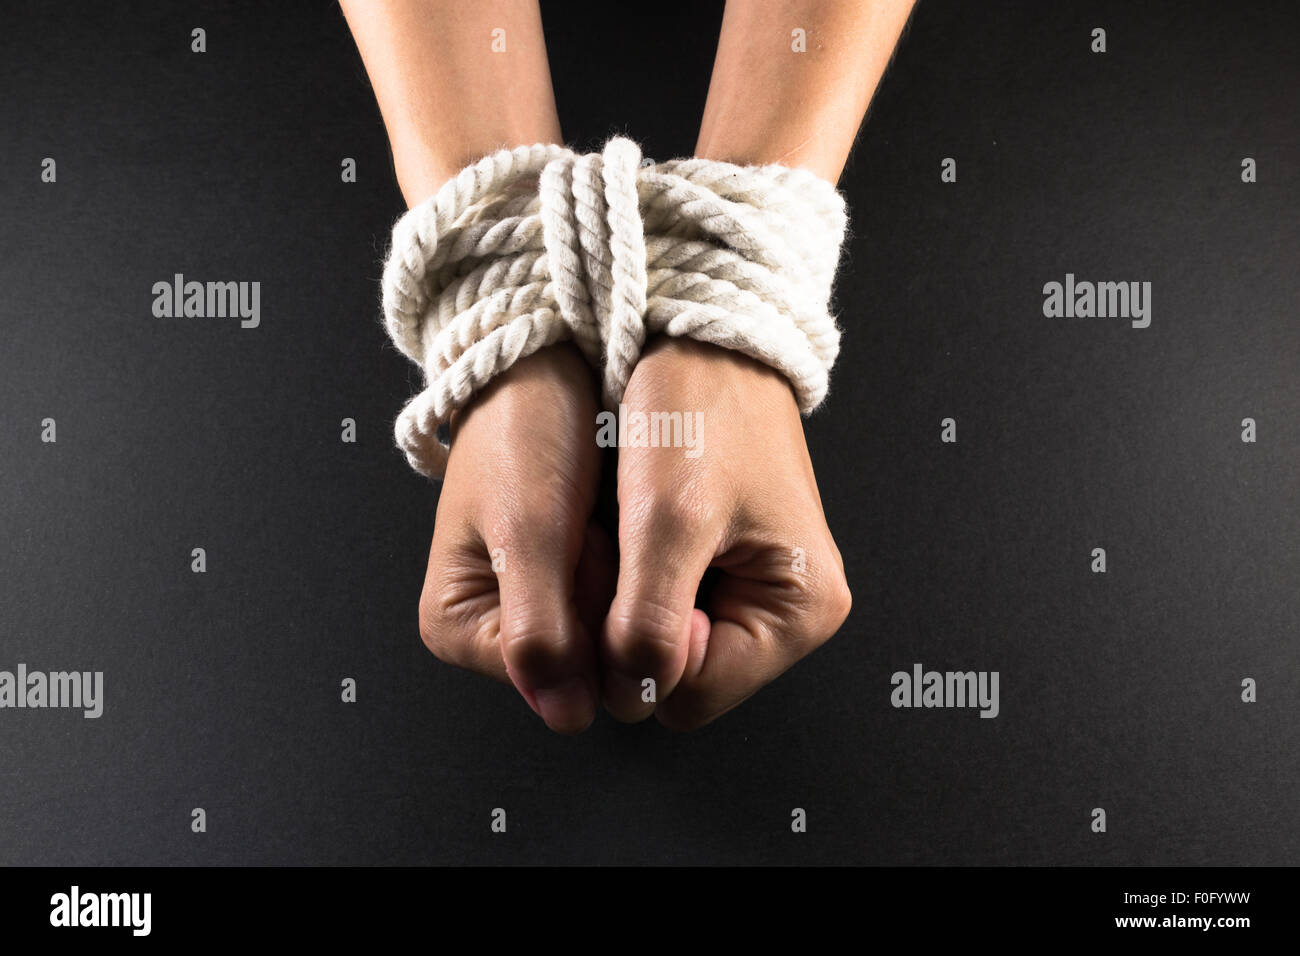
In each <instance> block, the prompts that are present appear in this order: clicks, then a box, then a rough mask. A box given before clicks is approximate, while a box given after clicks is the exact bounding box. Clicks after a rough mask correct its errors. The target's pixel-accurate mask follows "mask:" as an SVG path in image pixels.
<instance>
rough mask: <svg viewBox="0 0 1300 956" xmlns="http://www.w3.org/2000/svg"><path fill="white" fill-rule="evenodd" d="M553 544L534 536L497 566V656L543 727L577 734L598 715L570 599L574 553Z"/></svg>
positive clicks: (591, 657)
mask: <svg viewBox="0 0 1300 956" xmlns="http://www.w3.org/2000/svg"><path fill="white" fill-rule="evenodd" d="M553 541H554V539H552V542H553ZM553 549H554V545H553V544H552V543H549V542H547V541H546V539H545V538H540V539H534V541H533V543H532V546H531V547H525V548H514V549H509V550H506V552H505V558H504V560H503V561H502V566H501V567H500V569H499V570H498V571H497V586H498V589H499V592H500V595H501V655H502V657H503V658H504V659H505V665H506V673H507V674H508V675H509V676H510V680H511V682H512V683H513V684H514V685H515V687H516V688H518V690H519V693H520V694H521V695H523V698H524V700H525V701H527V702H528V705H529V706H530V707H532V709H533V710H534V711H536V712H537V714H538V716H539V717H541V718H542V720H544V721H546V724H547V726H548V727H550V728H551V729H552V730H555V731H559V732H560V733H578V732H580V731H582V730H585V729H586V728H587V726H588V725H590V723H591V721H592V720H593V719H594V718H595V715H596V702H597V699H598V698H597V693H596V688H597V686H598V678H597V675H596V668H595V653H594V649H593V647H592V638H591V635H590V634H589V632H588V630H587V628H585V627H584V626H583V625H582V623H581V621H580V620H579V616H578V613H577V608H576V606H575V604H574V600H573V592H574V573H575V570H576V565H577V555H576V554H573V555H569V554H565V553H549V552H551V551H552V550H553ZM565 550H568V549H565Z"/></svg>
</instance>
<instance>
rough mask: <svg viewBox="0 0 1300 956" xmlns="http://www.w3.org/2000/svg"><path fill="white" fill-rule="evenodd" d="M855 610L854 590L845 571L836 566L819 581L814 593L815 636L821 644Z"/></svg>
mask: <svg viewBox="0 0 1300 956" xmlns="http://www.w3.org/2000/svg"><path fill="white" fill-rule="evenodd" d="M851 610H853V592H852V590H850V588H849V582H848V580H847V579H846V578H845V576H844V573H843V572H842V571H840V570H839V569H838V568H836V569H835V570H834V571H833V572H832V573H830V574H828V575H827V576H826V577H824V578H823V579H821V580H820V581H819V582H818V586H817V588H816V591H815V593H814V611H815V614H814V618H815V621H816V633H815V635H814V638H815V640H816V642H817V643H818V644H821V643H823V642H825V641H827V640H829V639H830V638H831V637H833V636H834V635H835V632H836V631H838V630H839V629H840V627H841V626H842V625H843V624H844V622H845V621H846V620H848V617H849V612H850V611H851Z"/></svg>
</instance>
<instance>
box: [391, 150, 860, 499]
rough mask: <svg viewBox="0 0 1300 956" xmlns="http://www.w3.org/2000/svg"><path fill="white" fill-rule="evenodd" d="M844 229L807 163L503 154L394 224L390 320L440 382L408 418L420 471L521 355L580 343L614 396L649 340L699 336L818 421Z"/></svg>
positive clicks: (404, 424)
mask: <svg viewBox="0 0 1300 956" xmlns="http://www.w3.org/2000/svg"><path fill="white" fill-rule="evenodd" d="M846 226H847V219H846V214H845V207H844V200H843V198H842V197H841V196H840V194H839V193H838V192H837V191H836V190H835V187H834V186H833V185H831V184H830V183H828V182H826V181H825V180H823V179H820V178H819V177H817V176H816V175H814V174H813V173H811V172H808V171H807V170H802V169H790V168H787V167H784V166H776V165H771V166H736V165H732V164H730V163H722V162H716V161H713V160H703V159H677V160H670V161H668V162H664V163H658V164H654V165H646V166H642V165H641V150H640V148H639V147H638V146H637V145H636V144H635V143H633V142H632V141H631V140H628V139H624V138H621V137H615V138H614V139H611V140H609V142H608V143H607V144H606V145H605V148H604V150H603V151H602V152H600V153H588V154H581V155H580V154H577V153H574V152H573V151H571V150H569V149H567V148H565V147H563V146H553V145H535V146H520V147H517V148H515V149H510V150H501V151H499V152H496V153H493V154H492V155H490V156H486V157H484V158H483V159H481V160H479V161H478V162H477V163H475V164H474V165H472V166H468V167H466V168H465V169H463V170H461V172H460V173H459V174H458V175H457V176H456V178H455V179H453V180H451V181H450V182H448V183H447V184H446V185H444V186H443V187H442V189H441V190H439V191H438V193H437V194H436V195H435V196H433V197H431V198H430V199H428V200H426V201H425V202H423V203H421V204H420V205H418V206H416V207H415V208H414V209H412V210H410V211H409V212H408V213H406V215H404V216H403V217H402V218H401V219H400V220H398V222H397V224H396V225H395V226H394V227H393V241H392V247H391V250H390V252H389V256H388V260H387V262H386V263H385V265H384V275H383V309H384V322H385V326H386V327H387V330H388V334H389V336H390V337H391V338H392V340H393V342H394V344H396V345H397V347H398V348H399V349H400V350H401V351H402V353H403V354H405V355H406V356H407V357H408V358H410V359H411V360H412V361H413V362H416V363H417V364H419V365H420V366H421V367H422V368H423V369H424V372H425V377H426V381H427V387H426V388H425V389H424V390H423V391H422V392H421V393H420V394H418V395H417V396H415V398H413V399H412V400H411V401H410V402H409V403H408V404H407V405H406V407H405V408H403V409H402V412H401V414H400V415H399V416H398V418H397V423H396V426H395V434H396V438H397V444H398V445H399V446H400V447H401V448H402V450H403V451H404V452H405V453H406V457H407V460H408V461H409V462H410V464H411V467H412V468H414V469H415V470H416V471H418V472H420V473H421V474H424V475H427V476H429V477H433V478H437V477H441V475H442V474H443V472H444V469H445V468H446V461H447V454H448V449H447V446H446V445H445V444H443V443H442V442H441V441H440V440H439V439H438V434H437V432H438V428H439V426H440V425H442V424H443V423H444V422H446V421H447V419H448V417H449V416H450V415H451V413H452V412H453V411H455V410H456V409H458V408H460V407H462V406H464V405H465V404H466V403H467V402H468V401H469V399H470V398H471V396H473V394H474V393H475V392H476V391H478V390H479V389H481V388H482V387H483V386H484V385H486V384H487V382H488V381H490V380H491V379H492V378H493V377H494V376H496V375H499V374H500V373H501V372H504V371H505V370H506V369H508V368H510V366H512V365H513V364H514V363H515V362H517V361H518V360H519V359H521V358H524V357H525V356H527V355H531V354H532V353H533V352H536V351H537V350H538V349H540V348H543V347H544V346H547V345H550V344H552V343H554V342H558V341H561V340H564V339H572V340H573V341H574V343H575V344H576V345H577V347H578V348H579V349H580V350H581V351H582V354H583V355H584V356H585V357H586V358H587V360H588V361H589V362H590V363H591V364H592V366H593V367H595V368H597V369H598V370H600V373H601V378H602V391H603V393H604V401H605V403H606V405H607V406H608V407H610V408H614V407H617V405H618V403H619V401H620V400H621V399H622V396H623V390H624V389H625V388H626V386H627V381H628V377H629V376H630V375H631V373H632V369H633V368H634V367H635V366H636V363H637V359H638V358H639V357H640V354H641V349H642V347H643V345H644V344H645V341H646V338H647V337H648V336H649V335H652V334H655V333H661V332H662V333H666V334H668V335H673V336H690V337H691V338H695V339H698V340H700V341H702V342H709V343H712V344H714V345H718V346H722V347H724V348H729V349H734V350H736V351H739V352H742V353H744V354H745V355H748V356H750V357H751V358H754V359H756V360H758V361H760V362H764V363H765V364H767V365H770V366H771V367H773V368H775V369H777V370H778V371H780V372H781V373H782V374H784V375H785V376H786V377H787V378H788V379H789V380H790V383H791V385H792V386H793V387H794V391H795V395H796V397H797V398H798V401H799V408H800V411H802V412H803V413H804V414H807V413H809V412H811V411H812V410H813V409H814V408H816V407H817V406H818V405H819V404H820V403H821V401H822V399H823V398H825V396H826V390H827V386H828V382H829V375H830V369H831V366H832V365H833V364H834V362H835V356H836V354H837V353H838V351H839V336H840V333H839V329H838V328H837V327H836V324H835V320H834V318H833V317H832V316H831V314H830V312H829V308H830V296H831V286H832V283H833V281H834V277H835V269H836V266H837V264H838V260H839V252H840V245H841V243H842V242H843V240H844V233H845V229H846Z"/></svg>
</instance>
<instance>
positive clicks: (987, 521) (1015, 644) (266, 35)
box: [0, 0, 1300, 865]
mask: <svg viewBox="0 0 1300 956" xmlns="http://www.w3.org/2000/svg"><path fill="white" fill-rule="evenodd" d="M630 6H631V5H630V4H628V5H625V4H587V3H581V4H578V3H575V4H561V3H549V4H547V5H546V6H545V18H546V28H547V38H548V43H549V46H550V55H551V63H552V70H553V72H554V75H555V84H556V89H557V95H558V98H559V103H560V110H561V116H562V119H563V123H564V129H565V133H566V135H567V137H568V138H569V140H570V142H572V143H575V144H578V145H582V146H586V147H591V146H594V145H596V144H598V143H599V142H600V141H601V140H603V139H604V137H605V136H607V135H608V134H609V133H611V132H615V131H622V132H627V133H630V134H631V135H633V136H635V137H637V138H638V139H640V140H641V141H642V143H643V144H644V147H645V151H646V153H647V155H650V156H654V157H657V158H665V157H667V156H669V155H672V154H683V153H686V152H688V151H689V150H690V149H691V147H692V145H693V137H694V133H695V131H696V128H697V125H698V120H699V115H700V111H701V108H702V106H703V101H704V95H705V90H706V85H707V80H708V73H709V68H710V65H711V60H712V52H713V48H714V44H715V42H716V32H717V26H718V23H719V22H720V5H715V4H707V3H691V4H682V5H676V6H675V5H673V4H654V5H647V6H646V8H645V9H644V10H642V11H640V12H632V11H630V10H628V9H624V8H626V7H630ZM1293 10H1294V5H1293V4H1290V3H1283V2H1279V3H1250V4H1231V5H1230V4H1223V3H1218V2H1185V3H1168V4H1155V3H1132V2H1128V0H1125V2H1111V3H1103V2H1071V3H1051V4H1047V3H1032V2H1022V3H1016V4H971V3H965V4H963V3H956V2H938V0H922V2H921V4H920V5H919V7H918V10H917V12H916V15H915V16H914V18H913V22H912V25H911V27H910V30H909V34H908V35H907V37H906V38H905V40H904V42H903V44H902V46H901V48H900V51H899V53H898V55H897V58H896V62H895V65H894V67H893V68H892V70H891V72H890V74H889V75H888V76H887V77H886V79H885V81H884V83H883V84H882V86H881V89H880V92H879V95H878V97H877V100H876V102H875V104H874V106H873V108H872V113H871V116H870V118H869V122H868V124H867V126H866V128H865V131H864V133H863V135H862V136H861V138H860V140H859V143H858V146H857V148H856V151H855V155H854V157H853V160H852V163H851V165H850V167H849V169H848V171H847V173H846V175H845V178H844V180H843V182H842V188H843V189H844V191H845V193H846V195H847V196H848V199H849V201H850V205H851V211H852V223H853V226H852V228H853V238H852V240H851V242H850V244H849V248H848V249H847V252H846V260H845V263H844V266H843V270H842V273H841V278H840V281H839V285H838V302H839V309H840V314H841V317H842V324H843V325H844V327H845V328H846V330H847V334H846V336H845V340H844V352H843V354H842V357H841V359H840V365H839V367H838V374H837V375H836V377H835V378H834V380H833V388H832V396H831V399H830V401H829V403H828V404H827V406H826V407H825V408H824V409H823V410H822V411H820V412H819V413H818V414H817V415H816V416H815V417H813V418H812V419H811V420H809V422H808V423H807V431H808V436H809V444H810V446H811V449H812V454H813V459H814V463H815V465H816V468H817V475H818V479H819V482H820V485H821V490H822V496H823V499H824V502H825V507H826V510H827V512H828V518H829V521H830V525H831V528H832V529H833V531H834V532H835V534H836V537H837V540H838V541H839V543H840V546H841V548H842V550H843V553H844V558H845V562H846V564H847V567H848V570H849V578H850V583H851V585H852V588H853V591H854V595H855V606H854V611H853V614H852V616H851V618H850V619H849V622H848V623H847V624H846V626H845V627H844V629H843V631H842V632H841V633H840V635H839V636H838V637H837V638H836V639H835V640H833V641H832V642H831V643H830V644H828V645H827V646H826V647H824V648H823V649H822V650H820V651H818V652H817V653H816V654H814V655H813V656H812V657H811V658H809V659H808V660H806V661H805V662H803V663H802V664H800V665H799V666H798V667H796V668H795V669H794V670H793V671H792V672H790V673H789V674H787V675H786V676H785V677H784V678H782V679H781V680H779V681H778V682H776V683H775V684H774V685H772V686H771V687H769V688H767V689H766V690H764V691H763V692H762V693H760V694H759V695H757V696H756V697H754V698H753V699H752V700H751V701H750V702H748V703H747V704H745V705H744V706H743V707H741V708H740V709H738V710H737V711H735V712H733V713H732V714H730V715H728V716H726V717H725V718H723V719H722V720H720V721H718V722H717V723H716V724H714V725H711V726H710V727H708V728H706V729H704V730H703V731H700V732H698V733H695V734H691V735H687V736H678V735H673V734H670V733H669V732H667V731H665V730H664V729H662V728H661V727H659V726H658V725H657V724H656V723H654V722H653V721H651V722H648V723H646V724H643V725H638V726H634V727H626V726H623V725H619V724H616V723H615V722H613V721H611V720H610V719H608V718H607V717H602V718H600V719H599V720H598V722H597V723H596V724H595V726H594V727H593V728H592V729H591V730H590V731H588V732H587V733H586V734H584V735H582V736H580V737H577V738H573V739H566V738H561V737H558V736H554V735H552V734H550V733H549V732H548V731H546V730H545V728H544V727H543V725H542V724H541V722H540V721H539V720H538V719H537V718H536V717H535V716H534V715H533V714H532V713H531V712H530V711H529V710H528V709H527V707H526V706H525V705H524V704H523V703H522V701H520V700H519V699H518V698H517V696H516V695H515V693H514V692H513V691H512V690H510V689H508V688H503V687H498V686H495V685H492V684H490V683H489V682H487V681H486V680H483V679H479V678H475V677H472V676H470V675H467V674H465V673H461V672H458V671H455V670H453V669H451V668H449V667H446V666H444V665H442V664H440V663H439V662H437V661H436V660H435V659H434V658H432V657H431V656H430V655H429V654H428V652H427V651H426V650H425V649H424V647H423V645H422V644H421V643H420V641H419V639H418V636H417V632H416V600H417V597H418V595H419V592H420V586H421V582H422V578H423V573H424V567H425V560H426V554H427V547H428V542H429V537H430V534H431V530H432V525H433V515H434V508H435V504H436V496H437V491H436V486H435V485H431V484H430V483H428V482H426V481H424V480H423V479H420V478H419V477H418V476H416V475H414V474H413V473H411V472H409V471H408V470H407V468H406V466H405V464H404V462H403V460H402V458H401V456H400V454H399V453H398V452H397V451H396V449H395V448H394V447H393V446H392V443H391V437H390V436H391V422H392V419H393V417H394V416H395V415H396V412H397V410H398V408H399V407H400V405H401V403H402V402H403V400H404V399H405V398H407V397H408V396H409V395H410V394H412V393H413V391H414V390H415V389H416V388H417V387H418V385H419V375H418V371H417V370H416V369H414V368H413V367H410V366H408V365H407V363H406V362H405V360H404V359H402V357H401V356H400V355H399V354H398V353H397V352H396V351H395V350H394V349H393V348H392V347H391V346H390V345H389V344H388V342H387V339H386V338H385V336H384V334H383V332H382V329H381V327H380V325H379V323H378V319H377V296H378V285H377V280H378V275H379V268H380V266H379V264H380V261H381V257H382V253H383V251H384V247H385V244H386V241H387V230H388V228H389V226H390V225H391V223H392V221H393V220H394V218H395V217H396V216H397V215H398V213H399V212H400V210H401V203H400V199H399V195H398V193H397V190H396V188H395V185H394V183H393V180H392V175H391V167H390V161H389V156H388V151H387V145H386V141H385V138H384V133H383V129H382V126H381V123H380V120H379V116H378V111H377V109H376V107H375V105H374V103H373V100H372V97H371V93H370V90H369V87H368V84H367V82H366V79H365V75H364V72H363V70H362V67H361V64H360V59H359V57H358V55H357V54H356V51H355V49H354V48H353V46H352V42H351V39H350V36H349V34H348V32H347V29H346V26H345V24H344V22H343V18H342V16H341V14H340V13H339V11H338V10H337V8H335V7H333V6H331V5H329V4H323V3H322V4H298V5H294V4H262V3H251V2H248V3H238V4H217V3H198V4H185V5H183V6H182V5H167V4H162V3H134V4H129V5H110V4H82V5H79V6H75V5H69V6H65V5H62V4H46V3H43V2H38V0H29V2H11V3H9V4H7V5H6V11H7V12H6V14H5V15H4V18H3V19H4V21H5V22H4V27H3V29H0V77H2V81H3V82H2V88H3V91H4V95H3V97H2V98H0V130H3V135H2V136H0V169H2V179H0V193H3V197H4V202H3V209H4V227H3V231H2V233H0V236H2V239H0V243H2V246H0V253H2V254H0V289H2V290H3V296H2V297H0V317H2V319H3V328H2V330H0V582H2V583H0V669H10V670H12V669H13V668H14V667H15V666H16V665H17V664H18V663H20V662H22V663H26V664H27V665H28V666H29V667H30V668H33V669H44V670H65V669H75V670H102V671H104V673H105V678H104V679H105V698H106V701H105V708H104V715H103V716H102V717H101V718H100V719H98V720H87V719H83V718H82V717H81V715H80V714H79V713H74V712H69V711H55V710H45V711H40V710H8V709H6V710H0V861H3V862H6V863H58V864H69V865H81V864H98V863H119V864H137V863H164V864H167V863H184V864H240V863H252V864H269V863H291V864H292V863H380V862H391V863H401V864H407V863H466V862H479V863H519V862H522V863H532V862H544V861H547V862H600V863H633V862H666V863H685V862H725V863H730V862H749V863H787V862H788V863H799V862H835V863H848V862H862V863H904V864H915V863H924V864H933V863H952V864H973V863H1040V864H1041V863H1047V864H1058V863H1059V864H1065V863H1069V864H1093V863H1206V862H1210V863H1225V864H1241V863H1284V862H1295V861H1296V860H1297V853H1298V852H1300V819H1298V817H1300V812H1298V809H1297V798H1296V793H1297V787H1298V786H1300V757H1298V756H1297V755H1298V754H1300V721H1298V720H1297V701H1298V700H1300V693H1298V692H1300V666H1298V665H1300V652H1298V651H1297V640H1296V638H1297V634H1298V625H1300V615H1298V613H1297V612H1298V611H1300V588H1298V587H1297V584H1298V583H1300V546H1298V545H1300V509H1298V508H1297V506H1298V505H1300V477H1298V475H1297V464H1298V463H1300V455H1298V453H1300V374H1298V373H1300V364H1298V360H1300V331H1298V330H1297V276H1296V267H1297V257H1296V251H1297V226H1296V224H1297V209H1298V208H1300V205H1298V204H1297V198H1298V187H1300V180H1298V170H1297V156H1300V151H1298V149H1297V147H1298V146H1300V137H1298V136H1297V117H1298V116H1300V110H1298V109H1297V107H1298V106H1300V97H1298V96H1297V82H1296V81H1297V68H1296V59H1295V39H1296V36H1297V31H1296V26H1297V17H1296V15H1295V14H1294V13H1293V12H1292V11H1293ZM198 26H201V27H203V28H204V29H205V30H206V31H207V46H208V49H207V52H206V53H205V54H202V55H199V54H194V53H192V52H191V51H190V30H191V29H192V28H193V27H198ZM1094 27H1102V28H1104V29H1106V31H1107V46H1108V49H1107V52H1105V53H1104V54H1095V53H1092V52H1091V51H1090V44H1091V36H1090V34H1091V31H1092V29H1093V28H1094ZM45 157H51V158H54V159H55V160H56V162H57V182H55V183H43V182H41V179H40V172H41V161H42V159H43V158H45ZM343 157H353V158H355V159H356V161H357V167H358V181H357V182H356V183H355V184H345V183H342V182H340V175H339V172H340V162H341V160H342V158H343ZM944 157H953V158H955V159H956V160H957V164H958V180H957V182H956V183H943V182H941V181H940V175H939V173H940V162H941V160H942V159H943V158H944ZM1244 157H1252V158H1254V159H1255V160H1256V161H1257V164H1258V182H1256V183H1253V184H1247V183H1243V182H1242V180H1241V161H1242V159H1243V158H1244ZM177 272H181V273H184V274H186V275H187V276H189V277H191V278H197V279H200V280H218V279H220V280H226V279H234V280H257V281H260V282H261V283H262V301H261V310H262V320H261V326H260V327H259V328H257V329H248V330H245V329H241V328H239V326H238V323H237V322H235V321H231V320H210V319H158V318H155V317H154V316H153V314H152V311H151V305H152V301H153V297H152V292H151V288H152V285H153V283H154V282H156V281H159V280H170V278H171V276H172V275H173V274H174V273H177ZM1067 272H1072V273H1075V274H1076V275H1078V276H1079V277H1080V278H1088V279H1095V280H1139V281H1150V282H1151V283H1152V289H1153V292H1152V304H1153V310H1152V323H1151V326H1150V327H1149V328H1147V329H1133V328H1131V327H1130V326H1129V325H1128V323H1127V322H1124V321H1122V320H1119V321H1117V320H1106V319H1049V318H1045V317H1044V315H1043V313H1042V287H1043V284H1044V283H1045V282H1048V281H1052V280H1056V281H1061V280H1063V279H1064V276H1065V274H1066V273H1067ZM344 417H352V418H354V419H356V421H357V423H358V429H359V438H360V440H359V441H358V442H357V443H356V444H344V443H342V442H340V440H339V431H340V427H339V425H340V420H341V419H342V418H344ZM946 417H952V418H954V419H956V421H957V423H958V436H959V440H958V442H957V443H956V444H955V445H954V444H944V443H941V442H940V440H939V432H940V426H939V423H940V421H941V420H942V419H943V418H946ZM1246 417H1251V418H1254V419H1255V420H1256V421H1257V423H1258V435H1259V438H1258V441H1257V442H1256V443H1253V444H1248V443H1244V442H1242V441H1241V437H1240V433H1241V421H1242V419H1243V418H1246ZM45 418H54V419H55V420H56V422H57V436H58V440H57V443H54V444H48V443H43V442H42V441H41V440H40V436H41V422H42V420H43V419H45ZM195 547H203V548H205V549H206V552H207V556H208V570H207V572H206V573H205V574H194V573H191V570H190V552H191V549H192V548H195ZM1095 547H1104V548H1105V549H1106V551H1107V555H1108V562H1109V569H1108V571H1107V573H1105V574H1095V573H1093V572H1092V571H1091V569H1090V564H1091V552H1092V549H1093V548H1095ZM916 662H921V663H922V664H924V665H925V666H926V667H927V668H930V667H934V668H938V669H941V670H943V669H960V670H967V669H974V670H997V671H998V672H999V673H1000V675H1001V713H1000V715H999V716H998V717H997V718H996V719H993V720H982V719H979V718H978V717H977V716H976V713H975V712H974V711H970V710H896V709H894V708H892V707H891V706H890V702H889V695H890V689H891V688H890V675H891V674H892V673H893V672H894V671H896V670H910V668H911V666H912V664H913V663H916ZM347 677H350V678H354V679H355V680H356V681H357V686H358V700H357V702H356V703H353V704H345V703H342V702H341V700H340V682H341V681H342V680H343V679H344V678H347ZM1246 677H1250V678H1253V679H1255V680H1256V681H1257V682H1258V688H1259V691H1258V693H1259V700H1258V702H1257V703H1244V702H1243V701H1242V700H1241V697H1240V695H1241V681H1242V679H1243V678H1246ZM195 807H202V808H204V810H205V811H206V813H207V822H208V826H207V832H206V833H201V834H197V833H194V832H192V831H191V825H190V824H191V810H192V809H193V808H195ZM496 807H502V808H505V809H506V810H507V812H508V820H509V829H508V832H507V833H506V834H493V833H492V832H491V831H490V829H489V819H490V814H491V811H492V810H493V808H496ZM795 807H802V808H804V809H805V810H806V811H807V813H808V832H807V833H804V834H795V833H792V832H791V829H790V813H791V810H792V808H795ZM1096 807H1101V808H1104V809H1105V810H1106V812H1107V831H1106V832H1105V833H1095V832H1093V831H1092V829H1091V826H1090V824H1091V823H1092V816H1091V811H1092V810H1093V808H1096Z"/></svg>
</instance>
